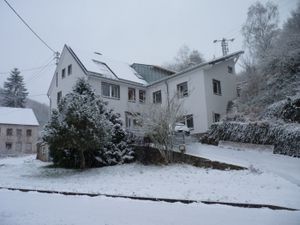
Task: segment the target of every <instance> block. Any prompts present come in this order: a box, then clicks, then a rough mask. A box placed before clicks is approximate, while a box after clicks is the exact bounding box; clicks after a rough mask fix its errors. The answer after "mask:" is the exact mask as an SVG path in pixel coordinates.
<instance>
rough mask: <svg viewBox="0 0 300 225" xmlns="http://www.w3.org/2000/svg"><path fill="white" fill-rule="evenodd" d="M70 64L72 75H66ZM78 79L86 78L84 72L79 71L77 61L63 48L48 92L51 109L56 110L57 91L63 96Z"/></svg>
mask: <svg viewBox="0 0 300 225" xmlns="http://www.w3.org/2000/svg"><path fill="white" fill-rule="evenodd" d="M70 64H72V74H71V75H68V66H69V65H70ZM64 68H65V71H66V72H65V73H66V74H65V78H64V79H62V77H61V73H62V69H64ZM56 73H58V86H57V87H56V78H55V76H56ZM80 77H86V75H85V73H84V71H83V70H82V69H81V67H80V66H79V65H78V63H77V61H76V60H75V59H74V57H73V56H72V55H71V54H70V52H69V51H68V50H67V49H66V47H65V48H64V49H63V51H62V54H61V56H60V60H59V63H58V65H57V67H56V70H55V72H54V76H53V79H52V81H51V84H50V88H49V92H48V94H49V95H50V100H51V101H50V103H51V105H50V107H51V109H56V108H57V93H58V92H59V91H62V96H65V95H66V94H67V93H69V92H71V91H72V88H73V86H74V84H75V83H76V81H77V80H78V78H80Z"/></svg>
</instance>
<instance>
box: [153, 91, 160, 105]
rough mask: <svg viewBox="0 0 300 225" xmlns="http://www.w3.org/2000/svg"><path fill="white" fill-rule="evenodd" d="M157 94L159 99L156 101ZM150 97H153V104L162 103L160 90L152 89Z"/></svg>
mask: <svg viewBox="0 0 300 225" xmlns="http://www.w3.org/2000/svg"><path fill="white" fill-rule="evenodd" d="M157 94H159V95H160V99H159V100H160V101H157V97H156V96H157ZM152 97H153V104H162V95H161V90H158V91H154V92H152Z"/></svg>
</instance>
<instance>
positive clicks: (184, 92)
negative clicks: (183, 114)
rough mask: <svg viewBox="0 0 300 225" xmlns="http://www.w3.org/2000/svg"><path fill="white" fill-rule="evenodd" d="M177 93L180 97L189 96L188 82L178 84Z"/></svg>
mask: <svg viewBox="0 0 300 225" xmlns="http://www.w3.org/2000/svg"><path fill="white" fill-rule="evenodd" d="M177 93H178V97H179V98H183V97H187V96H188V95H189V94H188V85H187V82H183V83H181V84H178V85H177Z"/></svg>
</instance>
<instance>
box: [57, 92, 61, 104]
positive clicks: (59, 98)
mask: <svg viewBox="0 0 300 225" xmlns="http://www.w3.org/2000/svg"><path fill="white" fill-rule="evenodd" d="M61 99H62V91H59V92H57V95H56V104H57V105H59V103H60V102H61Z"/></svg>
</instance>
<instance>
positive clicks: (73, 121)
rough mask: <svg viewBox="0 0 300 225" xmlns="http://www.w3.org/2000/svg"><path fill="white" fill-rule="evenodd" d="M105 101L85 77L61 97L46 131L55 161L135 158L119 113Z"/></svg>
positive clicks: (74, 164) (78, 164) (89, 163)
mask: <svg viewBox="0 0 300 225" xmlns="http://www.w3.org/2000/svg"><path fill="white" fill-rule="evenodd" d="M106 105H107V104H106V103H105V102H104V101H103V100H102V98H101V97H100V96H98V95H96V94H95V93H94V92H93V90H92V88H91V86H90V85H89V84H88V83H87V82H86V81H85V80H84V79H79V80H78V82H77V83H76V85H75V86H74V88H73V91H72V92H71V93H69V94H67V95H66V96H65V97H64V98H63V99H62V100H61V101H60V103H59V105H58V110H54V111H53V112H52V115H51V119H50V121H49V122H48V124H47V125H46V126H45V128H44V132H43V140H44V141H45V142H46V143H48V145H49V149H50V155H51V157H52V158H53V162H54V164H55V165H58V166H62V167H68V168H81V169H83V168H86V167H98V166H108V165H115V164H120V163H124V162H128V161H130V160H132V159H133V151H132V149H131V148H130V147H129V145H128V140H129V139H128V138H127V133H126V132H125V130H124V129H123V128H122V121H121V119H120V115H118V114H116V113H114V112H113V111H112V110H107V107H106Z"/></svg>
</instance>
